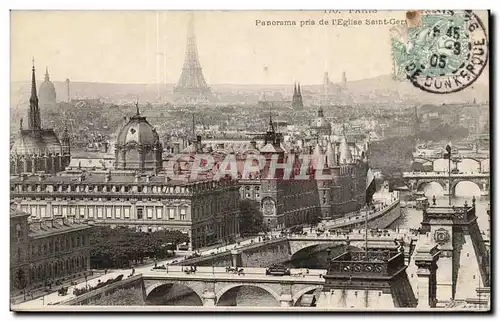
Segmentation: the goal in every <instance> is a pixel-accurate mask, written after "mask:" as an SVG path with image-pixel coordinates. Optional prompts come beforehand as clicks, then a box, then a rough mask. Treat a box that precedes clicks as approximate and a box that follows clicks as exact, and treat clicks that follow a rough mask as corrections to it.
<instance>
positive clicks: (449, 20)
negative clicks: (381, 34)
mask: <svg viewBox="0 0 500 321" xmlns="http://www.w3.org/2000/svg"><path fill="white" fill-rule="evenodd" d="M406 17H407V21H408V23H407V24H406V25H404V26H402V27H400V28H399V29H394V28H393V30H392V31H393V32H392V35H391V45H392V54H393V58H394V69H395V74H396V76H397V77H398V78H399V79H408V80H410V81H411V82H412V83H413V84H414V85H415V86H417V87H418V88H420V89H422V90H424V91H427V92H431V93H437V94H446V93H452V92H457V91H460V90H462V89H464V88H466V87H468V86H470V85H471V84H472V83H473V82H474V81H475V80H476V79H477V78H478V77H479V75H480V74H481V72H482V71H483V69H484V67H485V66H486V63H487V61H488V36H487V34H486V28H485V26H484V25H483V23H482V21H481V20H480V19H479V17H478V16H477V15H476V14H474V13H473V12H472V11H468V10H464V11H453V10H426V11H409V12H407V14H406Z"/></svg>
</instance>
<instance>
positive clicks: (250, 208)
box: [240, 200, 268, 235]
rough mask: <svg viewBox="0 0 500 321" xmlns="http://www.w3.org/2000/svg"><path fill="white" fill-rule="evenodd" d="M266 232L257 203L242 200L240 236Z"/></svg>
mask: <svg viewBox="0 0 500 321" xmlns="http://www.w3.org/2000/svg"><path fill="white" fill-rule="evenodd" d="M267 230H268V228H267V226H266V225H265V224H264V217H263V215H262V213H261V211H260V208H259V205H258V203H256V202H254V201H251V200H242V201H241V203H240V234H241V235H255V234H258V233H260V232H266V231H267Z"/></svg>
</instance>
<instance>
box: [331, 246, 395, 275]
mask: <svg viewBox="0 0 500 321" xmlns="http://www.w3.org/2000/svg"><path fill="white" fill-rule="evenodd" d="M404 267H405V264H404V254H403V253H400V252H396V251H368V253H365V252H346V253H343V254H341V255H339V256H338V257H336V258H334V259H333V260H332V261H331V262H330V266H329V269H328V275H329V276H331V275H338V276H340V275H343V274H345V275H348V276H351V275H356V276H358V277H370V276H372V275H374V274H376V275H383V276H390V275H392V274H393V273H394V272H396V271H399V270H401V269H403V268H404Z"/></svg>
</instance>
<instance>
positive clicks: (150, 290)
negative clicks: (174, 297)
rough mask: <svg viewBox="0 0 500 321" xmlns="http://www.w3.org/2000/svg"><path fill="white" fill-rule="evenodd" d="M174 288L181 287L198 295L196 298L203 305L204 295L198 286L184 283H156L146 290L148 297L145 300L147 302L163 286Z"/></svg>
mask: <svg viewBox="0 0 500 321" xmlns="http://www.w3.org/2000/svg"><path fill="white" fill-rule="evenodd" d="M168 285H170V286H173V285H181V286H183V287H185V288H188V289H189V290H191V291H192V292H193V293H195V294H196V296H197V297H198V298H199V299H200V302H201V304H202V305H203V293H202V291H203V290H202V289H198V288H197V287H196V286H192V285H191V284H189V282H182V281H167V282H165V281H161V282H156V283H153V284H152V285H150V286H148V287H147V288H146V297H145V299H146V300H147V299H148V297H149V295H150V294H151V293H152V292H153V291H154V290H156V289H158V288H160V287H163V286H168Z"/></svg>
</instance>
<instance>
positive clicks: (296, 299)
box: [292, 285, 323, 306]
mask: <svg viewBox="0 0 500 321" xmlns="http://www.w3.org/2000/svg"><path fill="white" fill-rule="evenodd" d="M321 289H323V287H322V286H321V285H314V286H309V287H306V288H304V289H302V290H300V291H297V293H295V294H294V295H293V297H292V302H293V305H294V306H295V305H296V304H297V303H298V302H299V300H300V299H301V298H302V296H303V295H304V294H307V293H308V292H311V291H316V290H321Z"/></svg>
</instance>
